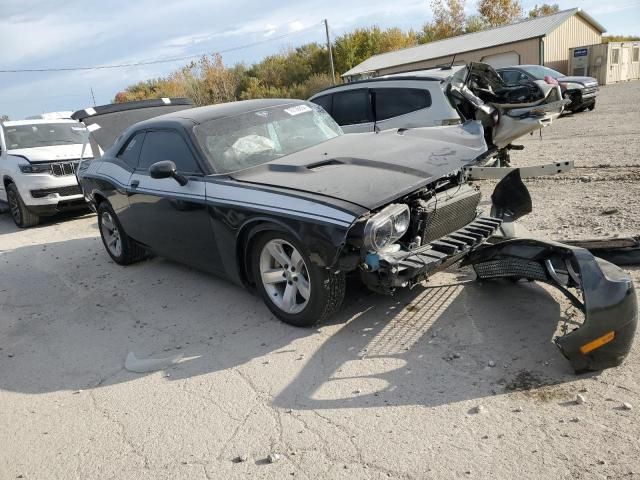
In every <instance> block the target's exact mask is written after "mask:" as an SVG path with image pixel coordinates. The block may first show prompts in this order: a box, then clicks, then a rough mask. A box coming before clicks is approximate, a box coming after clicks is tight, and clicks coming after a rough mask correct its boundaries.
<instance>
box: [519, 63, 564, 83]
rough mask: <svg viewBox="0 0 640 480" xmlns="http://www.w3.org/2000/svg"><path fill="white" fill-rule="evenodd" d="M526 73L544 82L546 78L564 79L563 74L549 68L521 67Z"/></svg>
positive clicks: (539, 66)
mask: <svg viewBox="0 0 640 480" xmlns="http://www.w3.org/2000/svg"><path fill="white" fill-rule="evenodd" d="M520 68H522V69H523V70H524V71H525V72H527V73H529V74H531V75H533V76H534V77H535V78H536V79H538V80H544V77H545V76H549V77H553V78H560V77H564V74H563V73H560V72H557V71H555V70H553V69H551V68H549V67H543V66H541V65H531V66H529V67H520Z"/></svg>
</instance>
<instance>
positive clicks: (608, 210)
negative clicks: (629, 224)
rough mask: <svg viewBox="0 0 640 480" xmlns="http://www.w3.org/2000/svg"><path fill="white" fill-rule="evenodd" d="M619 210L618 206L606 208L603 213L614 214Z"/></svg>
mask: <svg viewBox="0 0 640 480" xmlns="http://www.w3.org/2000/svg"><path fill="white" fill-rule="evenodd" d="M618 212H619V210H618V209H617V208H615V207H612V208H605V209H604V210H603V211H602V215H613V214H615V213H618Z"/></svg>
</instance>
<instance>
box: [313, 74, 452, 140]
mask: <svg viewBox="0 0 640 480" xmlns="http://www.w3.org/2000/svg"><path fill="white" fill-rule="evenodd" d="M309 100H310V101H312V102H314V103H317V104H318V105H320V106H321V107H322V108H324V109H325V110H326V111H327V112H328V113H329V114H330V115H331V116H332V117H333V119H334V120H335V121H336V122H337V123H338V125H340V126H341V127H342V130H344V132H345V133H362V132H372V131H373V130H374V127H376V128H379V129H380V130H387V129H391V128H419V127H435V126H440V125H455V124H458V123H461V122H460V115H458V112H457V111H456V110H455V108H453V106H452V105H451V103H450V102H449V101H448V100H447V97H445V96H444V95H443V94H442V86H441V81H440V80H439V79H436V80H435V81H434V79H432V78H429V77H420V76H406V77H402V78H376V79H371V80H364V81H361V82H354V83H347V84H344V85H338V86H336V87H332V88H329V89H326V90H323V91H322V92H320V93H318V94H316V95H314V96H313V97H311V98H310V99H309ZM374 113H375V115H374Z"/></svg>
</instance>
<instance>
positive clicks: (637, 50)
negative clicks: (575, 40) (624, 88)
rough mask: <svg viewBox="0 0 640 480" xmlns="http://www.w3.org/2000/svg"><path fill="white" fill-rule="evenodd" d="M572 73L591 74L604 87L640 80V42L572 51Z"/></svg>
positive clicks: (617, 43)
mask: <svg viewBox="0 0 640 480" xmlns="http://www.w3.org/2000/svg"><path fill="white" fill-rule="evenodd" d="M569 74H570V75H587V76H589V77H594V78H597V79H598V83H599V84H600V85H606V84H608V83H615V82H624V81H627V80H638V79H640V42H610V43H600V44H598V45H586V46H583V47H576V48H572V49H570V50H569Z"/></svg>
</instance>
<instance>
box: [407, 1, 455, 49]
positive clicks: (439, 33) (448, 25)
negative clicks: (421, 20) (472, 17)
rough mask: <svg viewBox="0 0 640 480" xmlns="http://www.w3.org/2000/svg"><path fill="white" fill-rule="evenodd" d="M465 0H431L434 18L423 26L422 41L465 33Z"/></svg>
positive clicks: (419, 37) (419, 38)
mask: <svg viewBox="0 0 640 480" xmlns="http://www.w3.org/2000/svg"><path fill="white" fill-rule="evenodd" d="M464 4H465V0H431V11H432V13H433V20H432V21H431V22H428V23H426V24H425V25H424V26H423V27H422V31H421V32H420V33H419V35H418V41H419V42H420V43H428V42H434V41H436V40H442V39H443V38H449V37H455V36H457V35H462V34H463V33H465V26H466V16H465V13H464Z"/></svg>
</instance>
